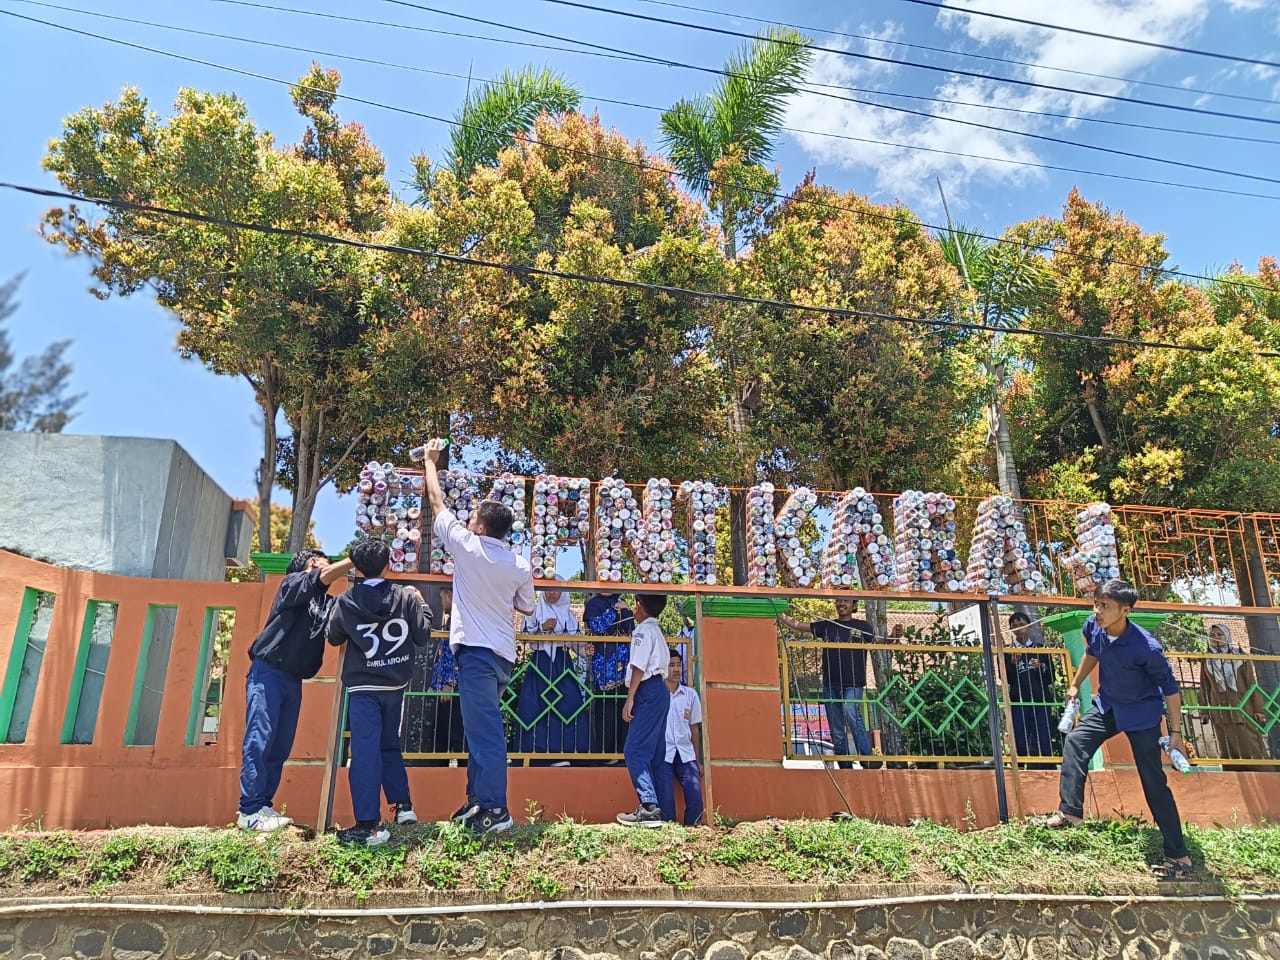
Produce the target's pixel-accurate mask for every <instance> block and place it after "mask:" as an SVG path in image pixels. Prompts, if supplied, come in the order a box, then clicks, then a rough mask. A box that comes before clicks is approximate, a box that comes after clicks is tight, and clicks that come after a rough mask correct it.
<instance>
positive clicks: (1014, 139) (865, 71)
mask: <svg viewBox="0 0 1280 960" xmlns="http://www.w3.org/2000/svg"><path fill="white" fill-rule="evenodd" d="M950 2H951V6H953V7H955V8H956V12H955V13H952V12H950V11H947V12H942V13H940V14H939V16H938V25H939V27H940V28H941V29H942V30H943V31H944V32H946V33H948V34H952V35H953V36H954V37H955V39H957V40H960V42H957V43H953V44H950V45H954V46H957V47H962V48H967V49H973V48H974V45H975V44H976V45H977V46H978V49H980V50H981V51H982V52H983V53H989V54H992V55H996V56H1005V57H1013V58H1016V59H1019V60H1026V61H1033V62H1035V63H1038V64H1041V65H1043V66H1041V67H1012V66H1006V65H999V64H990V63H987V62H983V61H968V62H964V61H960V60H956V61H950V60H949V59H948V60H947V61H946V62H948V63H951V62H954V63H956V64H963V67H964V68H965V69H968V70H972V71H975V72H981V73H988V72H990V73H1000V74H1005V75H1008V76H1016V77H1018V78H1020V79H1024V80H1030V81H1034V82H1037V83H1043V84H1049V85H1054V86H1060V87H1068V88H1072V89H1074V90H1077V91H1080V92H1078V93H1072V92H1065V91H1056V90H1046V89H1039V88H1035V87H1024V86H1017V85H1012V84H1004V83H998V82H995V81H990V80H985V79H979V78H972V77H957V76H953V75H952V76H946V75H940V74H935V75H934V76H935V77H940V78H941V79H940V80H935V81H928V83H929V84H930V85H929V86H926V85H925V83H926V82H925V81H922V80H921V74H920V72H919V71H915V70H912V69H910V68H906V67H890V68H888V69H887V70H886V69H884V67H883V65H880V67H879V68H877V69H875V70H872V69H869V68H868V65H867V64H865V63H864V62H860V61H858V60H855V59H851V58H848V57H841V56H837V55H835V54H822V55H820V56H819V57H818V58H817V59H816V60H815V63H814V68H813V73H812V79H813V80H814V81H816V82H819V83H834V84H840V85H844V86H861V87H874V88H876V89H883V90H886V91H894V92H901V91H903V90H904V89H906V90H909V91H910V92H912V93H919V94H921V95H927V96H936V97H939V98H942V99H948V100H962V101H968V102H973V103H980V104H992V105H997V106H1006V107H1013V108H1017V109H1022V110H1036V111H1048V112H1053V113H1064V114H1068V115H1070V116H1073V117H1086V116H1094V115H1098V114H1102V113H1104V112H1106V111H1107V110H1109V109H1110V108H1111V107H1112V106H1113V104H1111V103H1110V102H1109V101H1108V100H1106V99H1104V98H1102V97H1095V96H1089V95H1088V94H1090V93H1098V94H1104V95H1117V94H1124V93H1126V92H1127V90H1128V88H1129V84H1128V83H1127V82H1126V81H1123V80H1108V79H1103V78H1099V77H1084V76H1079V75H1077V74H1068V73H1062V72H1060V71H1058V70H1054V69H1050V68H1053V67H1058V68H1064V69H1069V70H1081V71H1086V72H1089V73H1093V74H1110V75H1112V76H1117V77H1125V76H1133V75H1135V74H1137V73H1139V72H1140V71H1142V70H1143V69H1144V68H1146V67H1148V66H1149V65H1150V64H1152V63H1153V62H1154V61H1155V60H1157V58H1159V57H1161V56H1169V54H1165V53H1163V52H1162V51H1159V50H1156V49H1153V48H1151V47H1143V46H1139V45H1136V44H1128V43H1123V42H1120V41H1115V40H1106V39H1102V38H1098V37H1087V36H1081V35H1078V34H1071V33H1065V32H1062V31H1053V30H1046V29H1043V28H1040V27H1034V26H1030V25H1026V24H1018V23H1011V22H1006V21H1001V20H994V19H991V18H989V17H977V16H968V15H966V14H965V13H964V12H963V10H964V8H965V7H975V8H976V7H978V6H979V4H980V6H981V9H983V10H986V11H991V12H996V13H1003V14H1007V15H1010V16H1016V17H1023V18H1026V19H1043V20H1045V21H1046V22H1051V23H1055V24H1060V25H1062V26H1071V27H1077V28H1081V29H1085V30H1093V31H1096V32H1103V33H1111V34H1116V35H1118V36H1127V37H1137V38H1141V39H1144V40H1150V41H1154V42H1157V43H1171V44H1176V43H1183V42H1185V41H1187V40H1188V39H1189V38H1190V37H1192V36H1193V35H1194V34H1195V33H1196V32H1197V31H1198V30H1199V29H1200V27H1201V26H1202V25H1203V24H1204V22H1205V20H1206V18H1207V16H1208V14H1209V7H1210V0H1140V2H1136V3H1135V2H1133V0H1076V2H1075V3H1074V4H1071V5H1070V6H1068V5H1066V4H1056V3H1055V4H1048V3H1040V4H1035V5H1032V4H1028V3H1026V0H950ZM1228 2H1231V3H1233V4H1234V5H1236V6H1237V7H1241V5H1244V6H1245V7H1247V5H1249V4H1251V3H1254V2H1255V0H1228ZM1259 2H1260V0H1259ZM1032 6H1034V7H1035V8H1036V11H1037V12H1028V8H1029V7H1032ZM1241 8H1243V7H1241ZM1038 11H1044V12H1043V13H1039V12H1038ZM861 32H865V31H861ZM961 38H963V39H962V40H961ZM828 45H833V44H830V43H829V44H828ZM883 49H884V48H883V47H880V48H879V49H873V48H870V47H868V52H872V53H882V52H883ZM921 56H922V54H920V53H918V52H915V51H912V52H911V53H910V58H911V59H914V60H919V58H920V57H921ZM930 62H934V63H942V62H944V61H942V60H940V59H938V58H932V59H931V60H930ZM890 81H892V82H890ZM849 96H855V97H856V96H858V95H857V94H849ZM882 99H883V102H886V103H892V104H895V105H903V106H907V107H909V108H910V109H913V110H919V111H921V112H924V113H926V114H927V116H912V115H909V114H904V113H898V112H892V111H887V110H880V109H876V108H874V107H869V106H863V105H859V104H850V103H846V102H843V101H840V100H832V99H829V98H824V97H820V96H816V95H814V94H812V93H806V94H802V95H801V96H798V97H796V98H795V100H794V101H793V103H792V105H791V108H790V111H789V115H788V118H787V126H789V127H793V128H800V129H804V130H810V131H817V132H819V133H835V134H841V135H844V136H852V137H861V138H865V139H872V140H884V141H893V142H895V143H899V144H912V145H915V146H919V147H929V148H932V149H935V150H953V151H957V152H959V153H964V154H969V155H970V156H964V157H957V156H947V155H945V154H941V153H928V152H924V151H922V150H908V149H901V148H899V147H889V146H883V145H877V144H867V143H859V142H853V141H849V140H836V139H831V138H828V137H822V136H813V135H807V134H799V135H797V140H798V141H799V143H800V145H801V146H802V147H803V148H804V149H805V150H806V152H808V153H809V154H810V155H811V156H812V157H814V158H815V159H816V160H818V161H820V162H825V163H832V164H835V165H837V166H840V167H845V168H857V169H866V170H868V171H869V173H870V176H871V177H872V178H873V179H874V182H875V185H876V187H878V188H879V189H880V190H882V191H885V192H888V193H891V194H893V195H895V196H897V197H900V198H901V199H903V200H906V201H908V202H912V203H917V204H922V205H924V206H926V207H929V208H934V207H936V204H937V187H936V184H935V183H934V177H936V176H941V177H942V179H943V183H944V184H946V185H948V187H949V190H948V192H949V194H950V193H951V189H954V190H955V191H957V192H958V193H961V194H962V188H963V187H964V185H966V184H967V183H971V182H986V183H1000V184H1008V185H1020V184H1025V183H1028V182H1032V181H1035V180H1038V179H1042V178H1043V176H1044V173H1045V172H1044V171H1042V170H1038V169H1036V168H1033V167H1025V166H1015V165H1013V164H1009V163H1000V162H997V161H994V160H983V159H978V158H977V156H975V155H981V156H986V157H992V158H998V159H1004V160H1018V161H1022V162H1041V163H1043V162H1048V161H1047V160H1046V156H1047V154H1046V150H1045V145H1044V144H1043V143H1039V142H1037V141H1035V140H1033V139H1029V138H1026V137H1020V136H1017V135H1015V134H1012V133H1003V132H997V131H992V130H983V129H980V128H977V127H970V126H964V125H962V124H958V123H952V122H948V121H947V120H945V119H942V118H944V117H954V118H961V119H967V120H973V121H976V122H979V123H985V124H990V125H992V126H997V127H1003V128H1006V129H1011V130H1012V129H1017V130H1026V131H1030V132H1036V133H1042V134H1046V135H1061V132H1062V130H1063V129H1064V128H1069V127H1071V126H1073V125H1074V126H1079V125H1078V124H1073V122H1072V121H1063V120H1055V119H1051V118H1042V117H1033V116H1026V115H1023V114H1017V113H1007V112H998V111H991V110H984V109H980V108H976V107H965V106H957V105H952V104H940V103H928V102H920V101H904V100H900V99H895V98H882ZM1071 138H1072V139H1083V140H1086V141H1089V142H1100V143H1101V142H1106V141H1105V140H1104V139H1103V138H1102V137H1100V136H1099V135H1098V134H1097V133H1096V132H1094V131H1089V133H1087V134H1084V135H1080V134H1079V133H1078V132H1077V133H1076V134H1072V135H1071ZM1112 142H1114V141H1112ZM1059 162H1062V163H1064V164H1065V165H1068V166H1083V167H1094V168H1097V169H1106V168H1107V167H1108V166H1110V165H1109V164H1108V163H1107V162H1106V159H1105V158H1101V157H1099V158H1096V159H1084V158H1083V155H1075V152H1074V151H1073V155H1072V156H1071V157H1070V158H1069V159H1068V160H1066V161H1059ZM961 202H962V200H961Z"/></svg>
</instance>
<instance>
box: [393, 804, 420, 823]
mask: <svg viewBox="0 0 1280 960" xmlns="http://www.w3.org/2000/svg"><path fill="white" fill-rule="evenodd" d="M391 807H392V809H393V810H395V813H396V824H397V825H399V826H404V825H405V824H406V823H417V822H418V815H417V814H416V813H414V812H413V804H412V803H393V804H392V805H391Z"/></svg>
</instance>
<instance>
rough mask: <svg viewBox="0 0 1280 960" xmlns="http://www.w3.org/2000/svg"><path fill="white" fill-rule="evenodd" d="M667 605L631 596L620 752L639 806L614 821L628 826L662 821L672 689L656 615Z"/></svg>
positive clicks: (658, 598)
mask: <svg viewBox="0 0 1280 960" xmlns="http://www.w3.org/2000/svg"><path fill="white" fill-rule="evenodd" d="M666 606H667V598H666V596H665V595H662V594H654V593H650V594H641V595H639V596H637V597H636V610H635V617H636V629H635V632H634V633H633V634H632V635H631V660H630V663H629V664H628V668H627V669H628V675H627V679H628V686H627V702H626V703H625V704H623V706H622V719H623V720H625V721H626V722H627V723H629V724H630V725H631V726H630V727H629V728H628V729H627V745H626V747H625V748H624V750H623V752H622V755H623V757H625V758H626V761H627V772H628V773H629V774H631V783H632V784H633V785H634V786H635V788H636V794H637V795H638V796H639V798H640V805H639V806H638V807H636V808H635V810H633V811H631V812H630V813H620V814H618V822H619V823H621V824H625V825H626V826H628V827H660V826H662V808H661V807H660V806H658V787H657V783H658V779H659V778H660V777H661V776H662V770H663V767H664V766H665V764H664V762H663V761H664V759H665V757H666V754H667V738H666V730H667V712H668V711H669V710H670V708H671V691H670V690H668V689H667V682H666V673H667V661H668V660H669V659H670V652H669V650H668V648H667V640H666V637H664V636H663V635H662V629H661V628H660V627H659V626H658V619H657V618H658V614H660V613H662V611H663V610H664V609H666Z"/></svg>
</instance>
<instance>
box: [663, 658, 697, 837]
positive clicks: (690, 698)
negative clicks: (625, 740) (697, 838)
mask: <svg viewBox="0 0 1280 960" xmlns="http://www.w3.org/2000/svg"><path fill="white" fill-rule="evenodd" d="M683 675H684V658H683V657H682V656H680V653H679V651H676V650H672V651H671V659H670V660H669V661H668V667H667V689H668V690H670V691H671V709H670V710H669V711H668V712H667V736H666V752H665V753H664V754H663V763H662V771H661V774H660V775H659V777H658V806H659V807H661V808H662V819H663V820H670V821H672V822H675V819H676V781H677V780H679V781H680V791H681V792H682V793H683V794H684V825H685V826H686V827H696V826H697V825H698V823H699V822H700V821H701V820H702V813H703V807H702V771H701V770H699V769H698V746H699V743H700V741H701V739H702V700H701V699H700V698H699V697H698V692H697V691H696V690H694V689H692V688H691V687H687V686H685V685H684V684H682V683H681V682H680V681H681V678H682V677H683Z"/></svg>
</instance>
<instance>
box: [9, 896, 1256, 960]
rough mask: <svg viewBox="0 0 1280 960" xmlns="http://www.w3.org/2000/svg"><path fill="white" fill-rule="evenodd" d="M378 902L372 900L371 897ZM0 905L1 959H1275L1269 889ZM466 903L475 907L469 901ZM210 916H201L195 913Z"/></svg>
mask: <svg viewBox="0 0 1280 960" xmlns="http://www.w3.org/2000/svg"><path fill="white" fill-rule="evenodd" d="M372 902H374V903H376V896H375V897H374V898H373V901H372ZM218 909H219V908H217V907H213V908H204V909H203V910H202V908H200V907H190V908H183V907H172V906H155V907H145V908H142V909H140V910H133V911H130V912H126V911H125V910H124V909H121V908H119V907H116V908H112V907H110V906H104V905H101V904H98V905H91V904H84V905H60V906H59V907H57V908H54V907H50V906H48V905H44V906H41V905H33V906H30V907H4V908H0V958H5V960H8V958H13V960H19V958H21V960H64V958H65V960H70V958H75V960H170V958H172V960H198V958H200V960H202V958H217V960H227V958H235V960H260V958H261V960H265V958H277V957H278V958H303V957H316V958H324V960H366V958H372V960H376V958H387V960H398V958H428V957H432V958H434V957H439V958H484V960H588V958H590V960H612V958H624V957H625V958H640V960H813V958H821V960H1021V958H1027V960H1050V958H1073V960H1091V958H1098V960H1101V958H1112V957H1116V958H1121V960H1274V958H1276V957H1280V932H1277V919H1280V918H1278V917H1277V911H1278V909H1280V897H1266V898H1250V899H1246V900H1237V901H1231V900H1226V899H1223V898H1219V897H1212V898H1203V899H1201V898H1167V899H1160V898H1154V897H1150V898H1130V899H1125V898H1120V897H1115V898H1087V897H1058V898H1037V897H1028V898H1017V897H984V896H981V895H962V896H960V897H945V898H943V897H940V898H932V899H931V898H908V899H905V900H896V901H863V902H859V903H845V904H833V905H828V906H822V905H818V904H814V905H813V906H812V907H809V906H804V907H786V906H778V905H769V906H761V907H756V908H752V907H750V906H744V905H741V904H739V905H733V906H728V905H715V904H709V903H705V902H702V903H696V904H694V903H689V904H680V903H664V904H653V905H650V906H643V907H637V906H635V905H633V904H627V903H623V904H619V905H618V906H616V907H611V906H595V907H590V908H589V907H587V906H585V905H580V904H576V905H575V904H533V905H526V904H513V905H510V906H499V907H493V908H487V909H485V910H484V912H465V911H466V910H467V909H468V908H459V912H457V913H439V912H432V911H431V910H430V908H426V909H424V910H420V911H416V912H415V911H414V910H413V908H406V909H405V910H404V912H403V914H399V915H394V916H391V915H382V914H380V913H379V912H375V911H373V910H368V911H360V910H328V911H289V910H250V911H248V912H228V913H217V912H213V911H218ZM471 909H473V910H474V908H471ZM206 911H208V912H206Z"/></svg>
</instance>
